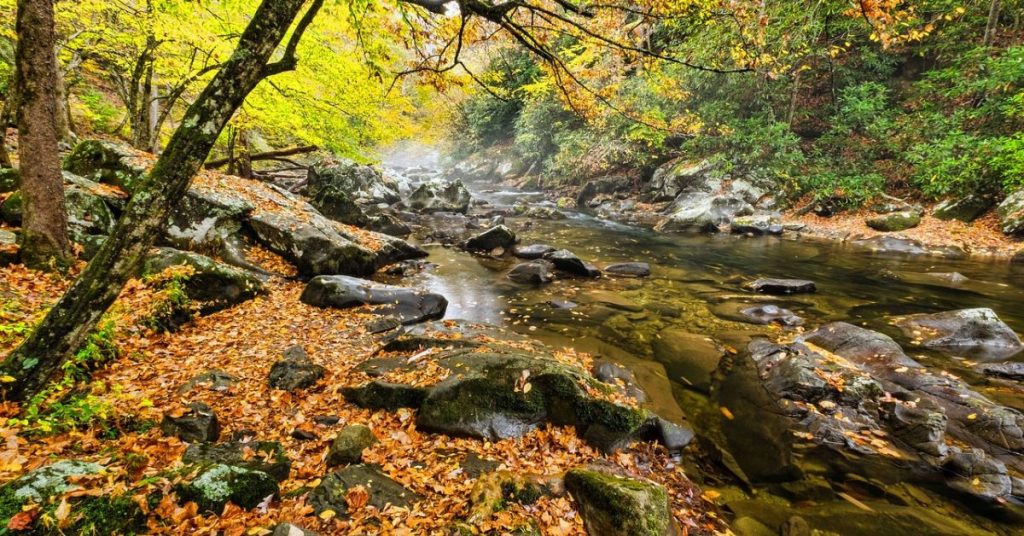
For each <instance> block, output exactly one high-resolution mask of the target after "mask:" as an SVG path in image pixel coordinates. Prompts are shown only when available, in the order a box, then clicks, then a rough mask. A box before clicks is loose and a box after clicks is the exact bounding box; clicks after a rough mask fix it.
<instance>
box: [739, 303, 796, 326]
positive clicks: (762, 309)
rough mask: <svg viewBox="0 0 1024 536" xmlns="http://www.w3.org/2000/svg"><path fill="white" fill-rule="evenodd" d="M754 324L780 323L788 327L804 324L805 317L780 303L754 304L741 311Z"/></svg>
mask: <svg viewBox="0 0 1024 536" xmlns="http://www.w3.org/2000/svg"><path fill="white" fill-rule="evenodd" d="M739 313H740V315H742V316H743V318H745V319H746V321H747V322H750V323H752V324H779V325H783V326H788V327H796V326H802V325H803V324H804V319H803V318H800V317H799V316H797V315H796V313H794V312H793V311H790V310H789V309H785V308H782V307H779V306H778V305H771V304H768V305H753V306H750V307H747V308H745V309H742V310H740V311H739Z"/></svg>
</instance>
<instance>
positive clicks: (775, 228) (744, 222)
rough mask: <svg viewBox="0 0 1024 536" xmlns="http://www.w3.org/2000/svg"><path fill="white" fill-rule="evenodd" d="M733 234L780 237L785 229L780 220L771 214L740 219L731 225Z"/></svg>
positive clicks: (730, 228)
mask: <svg viewBox="0 0 1024 536" xmlns="http://www.w3.org/2000/svg"><path fill="white" fill-rule="evenodd" d="M729 230H730V231H731V232H732V234H746V235H755V236H760V235H780V234H782V231H783V228H782V224H781V222H780V221H779V219H778V218H777V217H775V216H773V215H770V214H755V215H752V216H741V217H738V218H736V219H734V220H732V222H731V223H730V224H729Z"/></svg>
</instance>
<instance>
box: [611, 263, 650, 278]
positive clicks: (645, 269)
mask: <svg viewBox="0 0 1024 536" xmlns="http://www.w3.org/2000/svg"><path fill="white" fill-rule="evenodd" d="M604 273H606V274H608V275H613V276H616V277H647V276H649V275H651V265H650V264H648V263H646V262H620V263H616V264H609V265H608V266H605V267H604Z"/></svg>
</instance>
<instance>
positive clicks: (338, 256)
mask: <svg viewBox="0 0 1024 536" xmlns="http://www.w3.org/2000/svg"><path fill="white" fill-rule="evenodd" d="M250 224H251V226H252V229H253V231H254V232H255V233H256V237H257V239H258V240H259V241H260V243H262V244H263V245H264V246H266V247H267V249H270V250H271V251H273V252H275V253H277V254H279V255H281V256H283V257H285V259H287V260H289V261H290V262H292V263H294V264H295V266H296V267H297V268H298V270H299V273H300V274H301V275H306V276H311V275H312V276H316V275H321V274H353V275H368V274H371V273H373V272H374V270H376V269H377V266H378V258H377V255H375V254H374V252H372V251H371V250H369V249H368V248H366V247H364V246H362V245H360V244H358V243H356V242H353V241H352V240H349V239H348V238H346V237H344V236H342V235H341V234H339V233H338V232H336V230H335V229H332V228H330V227H329V226H324V225H317V224H316V223H313V222H305V221H301V220H297V219H294V218H292V217H290V216H289V215H287V214H283V213H264V214H259V215H256V216H254V217H253V218H252V219H251V221H250Z"/></svg>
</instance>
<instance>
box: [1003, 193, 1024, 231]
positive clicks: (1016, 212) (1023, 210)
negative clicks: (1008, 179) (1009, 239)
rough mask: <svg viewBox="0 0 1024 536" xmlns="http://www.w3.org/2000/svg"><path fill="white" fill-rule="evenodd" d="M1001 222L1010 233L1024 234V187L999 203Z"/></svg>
mask: <svg viewBox="0 0 1024 536" xmlns="http://www.w3.org/2000/svg"><path fill="white" fill-rule="evenodd" d="M998 213H999V224H1000V225H1001V226H1002V229H1003V232H1004V233H1006V234H1008V235H1013V236H1021V235H1024V189H1022V190H1017V191H1016V192H1014V193H1013V194H1011V195H1009V196H1008V197H1007V198H1006V199H1005V200H1003V202H1002V203H1000V204H999V208H998Z"/></svg>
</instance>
